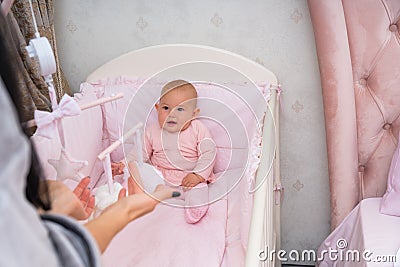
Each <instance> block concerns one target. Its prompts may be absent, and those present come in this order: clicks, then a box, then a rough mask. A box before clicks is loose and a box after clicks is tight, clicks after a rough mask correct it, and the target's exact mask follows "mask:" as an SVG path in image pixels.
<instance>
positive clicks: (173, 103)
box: [130, 80, 216, 223]
mask: <svg viewBox="0 0 400 267" xmlns="http://www.w3.org/2000/svg"><path fill="white" fill-rule="evenodd" d="M155 108H156V110H157V113H158V123H155V124H153V125H149V126H148V127H147V128H146V130H145V136H144V142H145V146H144V161H145V162H149V163H151V164H152V165H153V166H154V167H156V168H157V169H158V170H159V171H160V172H161V173H162V174H163V177H164V182H165V184H166V185H168V186H171V187H180V186H181V187H182V189H183V190H182V191H181V193H182V196H183V197H184V199H185V219H186V221H187V222H188V223H197V222H198V221H200V220H201V219H202V218H203V217H204V215H205V214H206V213H207V210H208V205H207V203H208V185H207V184H208V183H210V182H213V181H214V179H215V177H214V173H213V167H214V164H215V155H216V148H215V143H214V141H213V140H212V137H211V134H210V133H209V131H208V129H207V128H206V127H205V125H204V124H203V123H201V122H200V121H199V120H197V119H196V116H197V115H198V113H199V112H200V110H199V108H197V91H196V89H195V87H194V86H193V85H192V84H190V83H189V82H186V81H184V80H174V81H172V82H169V83H167V84H166V85H165V86H164V87H163V88H162V91H161V97H160V101H159V103H157V104H156V105H155ZM130 169H131V168H130ZM135 178H136V177H135ZM144 179H146V177H144Z"/></svg>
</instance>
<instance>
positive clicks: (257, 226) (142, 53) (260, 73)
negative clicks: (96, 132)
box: [86, 44, 282, 267]
mask: <svg viewBox="0 0 400 267" xmlns="http://www.w3.org/2000/svg"><path fill="white" fill-rule="evenodd" d="M200 61H207V62H216V63H220V64H224V65H227V66H230V67H232V68H234V69H236V70H238V71H240V72H241V73H243V74H244V75H245V76H247V77H248V78H249V79H250V80H252V81H268V82H269V83H270V84H271V85H272V87H273V88H276V89H278V88H279V85H278V80H277V78H276V76H275V75H274V74H273V73H272V72H271V71H270V70H268V69H267V68H265V67H264V66H262V65H260V64H258V63H256V62H254V61H252V60H249V59H247V58H245V57H243V56H240V55H237V54H234V53H232V52H229V51H225V50H222V49H217V48H213V47H208V46H200V45H192V44H168V45H158V46H151V47H147V48H143V49H139V50H135V51H132V52H129V53H126V54H124V55H122V56H119V57H117V58H115V59H113V60H111V61H109V62H107V63H105V64H104V65H102V66H100V67H99V68H97V69H96V70H95V71H93V72H92V73H91V74H89V76H88V77H87V79H86V81H87V82H95V81H98V80H100V79H102V78H104V77H110V76H119V75H122V76H128V77H138V76H141V77H150V76H152V75H154V74H155V73H158V72H160V71H161V70H163V69H166V68H168V67H170V66H173V65H177V64H181V63H185V62H200ZM278 91H279V90H271V99H270V101H269V108H270V112H267V115H266V116H265V119H264V129H263V142H262V143H263V147H262V155H261V164H260V167H259V169H258V171H257V176H256V181H257V183H258V182H261V179H263V180H264V177H265V176H266V177H267V179H265V180H264V181H263V182H262V185H261V186H260V187H259V188H258V190H257V191H256V192H255V193H254V203H253V210H252V219H251V226H250V233H249V240H248V247H247V251H246V266H248V267H254V266H280V262H279V261H277V259H271V258H269V259H268V260H266V261H261V260H260V259H259V257H260V256H261V255H260V252H261V251H264V250H265V249H266V248H268V251H269V252H271V251H279V249H280V247H281V241H280V198H281V196H280V193H281V188H282V187H281V183H280V165H279V102H278V98H279V95H278V94H279V93H280V92H279V93H278ZM271 162H273V163H272V168H271V164H270V163H271ZM263 163H264V164H263Z"/></svg>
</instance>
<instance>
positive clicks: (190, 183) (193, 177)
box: [182, 173, 205, 190]
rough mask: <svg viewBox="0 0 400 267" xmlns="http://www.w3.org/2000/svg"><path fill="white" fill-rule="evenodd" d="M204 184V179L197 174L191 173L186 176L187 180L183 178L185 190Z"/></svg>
mask: <svg viewBox="0 0 400 267" xmlns="http://www.w3.org/2000/svg"><path fill="white" fill-rule="evenodd" d="M202 182H205V180H204V178H203V177H201V176H200V175H197V174H195V173H189V174H187V175H186V176H185V178H183V180H182V186H183V187H184V189H186V190H190V189H192V188H193V187H195V186H196V185H198V184H199V183H202Z"/></svg>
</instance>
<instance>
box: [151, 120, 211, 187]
mask: <svg viewBox="0 0 400 267" xmlns="http://www.w3.org/2000/svg"><path fill="white" fill-rule="evenodd" d="M144 139H145V147H144V149H145V153H144V161H146V162H150V163H151V164H152V165H153V166H154V167H156V168H157V169H158V170H160V171H161V172H162V174H163V176H164V179H165V180H166V183H167V184H168V183H169V184H171V185H174V186H179V185H181V182H182V179H183V178H184V177H185V176H186V174H188V173H192V172H194V173H196V174H198V175H201V177H203V178H204V179H205V180H206V181H208V182H212V181H214V179H215V176H214V173H213V168H214V164H215V154H216V148H215V143H214V141H213V140H212V137H211V134H210V132H209V131H208V129H207V128H206V127H205V125H204V124H203V123H201V122H200V121H199V120H197V119H195V120H193V121H192V122H191V124H190V125H189V127H188V128H187V129H186V130H184V131H181V132H176V133H169V132H167V131H165V130H163V129H162V128H160V126H159V124H153V125H150V126H149V127H147V128H146V130H145V138H144Z"/></svg>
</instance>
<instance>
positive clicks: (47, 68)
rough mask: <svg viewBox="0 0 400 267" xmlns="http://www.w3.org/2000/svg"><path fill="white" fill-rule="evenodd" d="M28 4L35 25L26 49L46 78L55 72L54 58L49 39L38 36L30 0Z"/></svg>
mask: <svg viewBox="0 0 400 267" xmlns="http://www.w3.org/2000/svg"><path fill="white" fill-rule="evenodd" d="M29 5H30V8H31V12H32V20H33V25H34V27H35V38H34V39H32V40H30V41H29V45H28V46H27V47H26V51H28V55H29V57H32V58H35V59H36V60H37V62H38V63H39V66H40V74H42V76H43V77H45V78H47V76H49V75H51V74H53V73H55V72H56V60H55V57H54V53H53V49H52V48H51V45H50V42H49V40H47V38H46V37H40V34H39V31H38V28H37V24H36V19H35V13H34V12H33V8H32V1H31V0H29Z"/></svg>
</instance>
